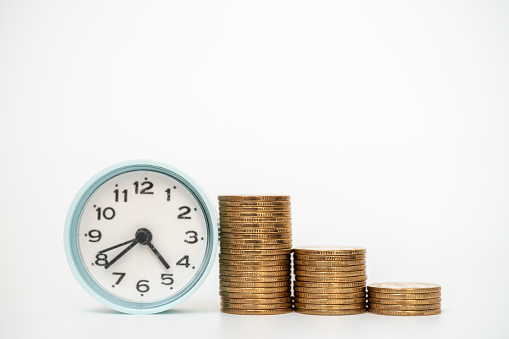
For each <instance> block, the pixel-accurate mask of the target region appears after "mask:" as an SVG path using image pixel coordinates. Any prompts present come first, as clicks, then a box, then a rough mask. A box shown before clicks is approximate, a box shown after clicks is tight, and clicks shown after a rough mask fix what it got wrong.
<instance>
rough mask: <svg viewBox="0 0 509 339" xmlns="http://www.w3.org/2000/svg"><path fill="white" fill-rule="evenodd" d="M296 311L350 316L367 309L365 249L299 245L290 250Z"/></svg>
mask: <svg viewBox="0 0 509 339" xmlns="http://www.w3.org/2000/svg"><path fill="white" fill-rule="evenodd" d="M293 254H294V269H295V283H294V284H295V287H294V289H295V299H294V308H295V312H298V313H304V314H315V315H349V314H360V313H365V312H366V279H367V277H366V249H365V248H361V247H346V246H342V247H326V246H323V247H322V246H320V247H299V248H295V249H294V250H293Z"/></svg>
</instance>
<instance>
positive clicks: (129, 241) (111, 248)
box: [97, 239, 136, 254]
mask: <svg viewBox="0 0 509 339" xmlns="http://www.w3.org/2000/svg"><path fill="white" fill-rule="evenodd" d="M133 241H136V239H131V240H128V241H125V242H123V243H121V244H118V245H115V246H112V247H108V248H107V249H105V250H102V251H99V252H97V254H101V253H104V252H108V251H110V250H113V249H115V248H117V247H120V246H124V245H127V244H130V243H132V242H133Z"/></svg>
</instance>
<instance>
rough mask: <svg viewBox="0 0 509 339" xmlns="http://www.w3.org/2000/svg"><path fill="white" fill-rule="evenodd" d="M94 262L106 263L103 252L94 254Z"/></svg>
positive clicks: (99, 264) (100, 264) (98, 264)
mask: <svg viewBox="0 0 509 339" xmlns="http://www.w3.org/2000/svg"><path fill="white" fill-rule="evenodd" d="M95 259H96V261H95V264H96V265H97V266H106V265H108V256H107V255H106V254H104V253H98V254H97V255H96V256H95Z"/></svg>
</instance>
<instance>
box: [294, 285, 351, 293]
mask: <svg viewBox="0 0 509 339" xmlns="http://www.w3.org/2000/svg"><path fill="white" fill-rule="evenodd" d="M351 287H359V286H351ZM294 290H295V293H297V292H299V293H301V292H302V293H313V294H320V293H321V294H341V293H344V292H345V288H344V287H343V288H319V287H299V286H295V287H294Z"/></svg>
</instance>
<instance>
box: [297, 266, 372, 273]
mask: <svg viewBox="0 0 509 339" xmlns="http://www.w3.org/2000/svg"><path fill="white" fill-rule="evenodd" d="M294 268H295V270H299V271H315V272H327V271H328V272H354V271H364V270H366V265H357V266H304V265H294Z"/></svg>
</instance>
